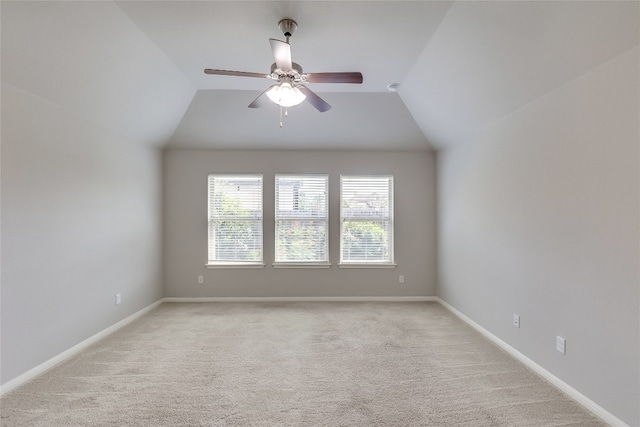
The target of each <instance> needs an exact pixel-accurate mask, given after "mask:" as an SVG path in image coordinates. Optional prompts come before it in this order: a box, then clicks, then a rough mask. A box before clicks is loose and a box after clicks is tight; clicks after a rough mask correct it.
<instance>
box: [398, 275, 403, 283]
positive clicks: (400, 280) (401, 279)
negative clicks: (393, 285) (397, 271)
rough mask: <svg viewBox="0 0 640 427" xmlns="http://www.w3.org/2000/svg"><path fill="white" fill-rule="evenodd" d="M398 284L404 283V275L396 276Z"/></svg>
mask: <svg viewBox="0 0 640 427" xmlns="http://www.w3.org/2000/svg"><path fill="white" fill-rule="evenodd" d="M398 283H404V274H401V275H400V276H398Z"/></svg>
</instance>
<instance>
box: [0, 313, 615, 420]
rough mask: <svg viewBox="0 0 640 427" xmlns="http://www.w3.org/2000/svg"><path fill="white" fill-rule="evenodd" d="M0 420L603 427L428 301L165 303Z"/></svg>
mask: <svg viewBox="0 0 640 427" xmlns="http://www.w3.org/2000/svg"><path fill="white" fill-rule="evenodd" d="M0 411H1V412H0V421H1V425H2V426H7V427H9V426H47V427H55V426H65V427H71V426H470V427H481V426H535V427H543V426H580V427H586V426H604V425H605V424H604V423H602V422H601V421H599V420H598V419H597V418H595V417H594V416H593V415H591V414H590V413H589V412H588V411H586V410H585V409H583V408H582V407H581V406H579V405H578V404H577V403H575V402H574V401H572V400H571V399H570V398H568V397H567V396H565V395H564V394H563V393H562V392H560V391H559V390H557V389H556V388H554V387H553V386H551V385H550V384H549V383H547V382H546V381H545V380H544V379H542V378H540V377H539V376H537V375H536V374H535V373H533V372H532V371H530V370H528V369H527V368H526V367H525V366H523V365H522V364H521V363H519V362H518V361H516V360H515V359H513V358H512V357H511V356H510V355H509V354H507V353H506V352H504V351H502V350H501V349H499V348H498V347H496V346H495V345H494V344H492V343H491V342H489V341H487V340H486V339H485V338H484V337H482V336H481V335H479V334H478V333H477V332H476V331H474V330H473V329H471V328H470V327H468V326H467V325H466V324H465V323H463V322H462V321H461V320H459V319H458V318H457V317H455V316H454V315H453V314H451V313H450V312H449V311H447V310H446V309H445V308H443V307H442V306H440V305H439V304H437V303H388V302H381V303H360V302H357V303H334V302H331V303H164V304H161V305H160V306H158V307H157V308H156V309H154V310H153V311H151V312H149V313H148V314H146V315H145V316H143V317H142V318H140V319H138V320H136V321H135V322H133V323H131V324H129V325H127V326H126V327H124V328H122V329H120V330H118V331H117V332H115V333H114V334H112V335H110V336H108V337H107V338H105V339H103V340H101V341H100V342H98V343H96V344H94V345H93V346H91V347H89V348H88V349H86V350H84V351H82V352H81V353H80V354H78V355H76V356H74V357H73V358H70V359H68V360H66V361H65V362H63V363H61V364H59V365H57V366H56V367H54V368H52V369H51V370H49V371H47V372H46V373H45V374H43V375H41V376H39V377H37V378H35V379H33V380H32V381H30V382H28V383H27V384H25V385H23V386H21V387H19V388H18V389H16V390H14V391H12V392H10V393H7V395H5V396H4V397H2V399H0Z"/></svg>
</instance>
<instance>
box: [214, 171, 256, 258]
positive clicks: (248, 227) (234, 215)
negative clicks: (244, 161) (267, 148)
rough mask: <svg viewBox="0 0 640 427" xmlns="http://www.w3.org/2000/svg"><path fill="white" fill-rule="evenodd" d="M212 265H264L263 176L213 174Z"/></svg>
mask: <svg viewBox="0 0 640 427" xmlns="http://www.w3.org/2000/svg"><path fill="white" fill-rule="evenodd" d="M208 263H209V264H261V263H262V175H209V261H208Z"/></svg>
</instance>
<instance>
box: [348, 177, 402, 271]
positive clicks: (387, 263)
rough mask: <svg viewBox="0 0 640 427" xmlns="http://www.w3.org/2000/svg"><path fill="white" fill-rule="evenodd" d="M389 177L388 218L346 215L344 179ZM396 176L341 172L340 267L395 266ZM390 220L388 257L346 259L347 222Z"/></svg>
mask: <svg viewBox="0 0 640 427" xmlns="http://www.w3.org/2000/svg"><path fill="white" fill-rule="evenodd" d="M380 178H388V179H389V184H388V206H389V209H388V212H389V215H388V218H387V219H381V217H376V216H371V217H360V218H356V219H354V218H352V217H351V218H345V216H344V203H343V200H344V180H345V179H380ZM394 184H395V183H394V176H393V175H392V174H379V175H375V174H340V262H339V264H338V266H339V267H340V268H395V267H396V266H397V264H396V263H395V251H394V235H395V223H394V203H395V187H394ZM371 221H377V222H388V234H387V251H388V254H389V256H388V259H387V260H381V261H366V260H358V261H345V259H344V225H345V222H371Z"/></svg>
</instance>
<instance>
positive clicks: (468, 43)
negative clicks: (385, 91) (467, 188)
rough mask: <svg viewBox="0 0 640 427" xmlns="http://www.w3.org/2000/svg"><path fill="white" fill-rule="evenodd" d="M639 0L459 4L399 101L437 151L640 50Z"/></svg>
mask: <svg viewBox="0 0 640 427" xmlns="http://www.w3.org/2000/svg"><path fill="white" fill-rule="evenodd" d="M639 5H640V3H639V2H637V1H631V2H616V1H593V2H591V1H576V2H573V1H567V2H564V1H559V2H555V1H554V2H543V1H531V2H528V1H523V2H516V1H513V2H509V1H506V2H456V3H455V4H454V5H453V6H452V7H451V9H450V10H449V12H448V13H447V16H446V17H445V19H444V20H443V21H442V23H441V24H440V27H439V28H438V30H437V32H436V33H435V34H434V35H433V37H432V38H431V39H430V40H429V43H428V44H427V45H426V46H425V48H424V50H423V51H422V53H421V54H420V56H419V57H418V58H417V61H416V63H415V65H414V67H413V69H412V70H411V71H410V72H409V73H408V75H407V76H406V78H405V79H404V81H403V84H402V86H401V87H400V91H399V93H400V96H401V97H402V100H403V101H404V102H405V104H406V105H407V107H408V109H409V111H411V113H412V114H413V117H414V119H415V120H416V122H417V123H418V126H419V127H420V129H421V130H422V131H423V133H424V134H425V136H426V137H427V139H428V140H429V141H430V142H431V143H432V144H433V145H434V146H435V147H437V148H442V147H446V146H451V145H455V144H459V143H461V142H463V141H465V140H466V139H467V138H468V137H469V136H470V135H473V134H474V133H476V132H478V131H480V130H481V129H483V128H484V127H486V126H489V125H490V124H492V123H494V122H496V121H497V120H499V119H501V118H503V117H505V116H507V115H509V114H510V113H511V112H513V111H515V110H517V109H519V108H520V107H522V106H524V105H526V104H528V103H530V102H533V101H534V100H536V99H537V98H539V97H541V96H543V95H544V94H546V93H548V92H550V91H552V90H554V89H557V88H559V87H560V86H562V85H564V84H566V83H568V82H569V81H571V80H573V79H575V78H577V77H579V76H581V75H583V74H585V73H586V72H588V71H590V70H591V69H593V68H595V67H596V66H598V65H600V64H603V63H604V62H607V61H609V60H611V59H613V58H616V57H617V56H619V55H621V54H622V53H623V52H625V51H628V50H629V49H632V48H633V47H634V46H637V45H638V43H639V41H640V36H639V29H640V23H639V10H638V9H639V8H638V6H639Z"/></svg>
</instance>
